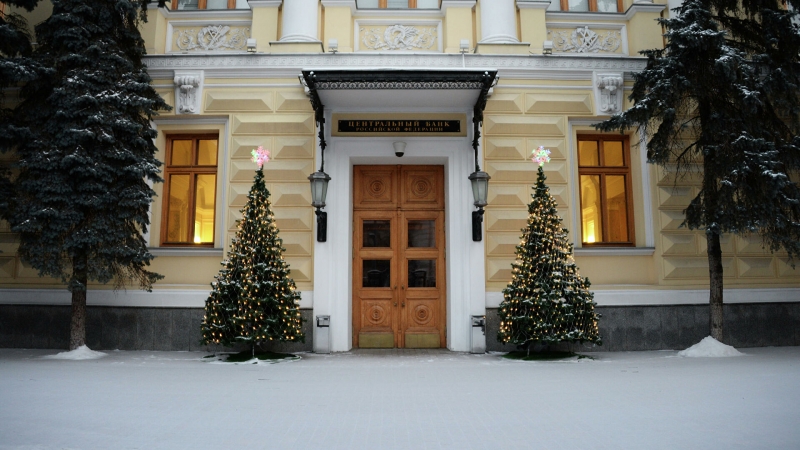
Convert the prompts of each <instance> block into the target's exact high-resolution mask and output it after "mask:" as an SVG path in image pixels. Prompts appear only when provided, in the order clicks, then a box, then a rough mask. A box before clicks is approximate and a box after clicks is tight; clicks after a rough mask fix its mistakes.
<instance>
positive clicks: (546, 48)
mask: <svg viewBox="0 0 800 450" xmlns="http://www.w3.org/2000/svg"><path fill="white" fill-rule="evenodd" d="M542 54H543V55H552V54H553V41H544V42H542Z"/></svg>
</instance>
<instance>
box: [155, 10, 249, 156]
mask: <svg viewBox="0 0 800 450" xmlns="http://www.w3.org/2000/svg"><path fill="white" fill-rule="evenodd" d="M170 5H171V8H170V9H171V10H172V11H179V10H178V0H172V2H171V3H170ZM207 6H208V0H197V9H189V10H186V9H181V10H180V11H204V10H206V9H207ZM228 9H236V0H228ZM213 11H225V10H224V9H215V10H213ZM217 149H219V146H218V147H217Z"/></svg>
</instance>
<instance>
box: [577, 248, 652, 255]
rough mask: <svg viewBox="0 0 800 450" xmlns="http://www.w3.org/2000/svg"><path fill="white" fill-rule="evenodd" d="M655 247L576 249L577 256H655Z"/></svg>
mask: <svg viewBox="0 0 800 450" xmlns="http://www.w3.org/2000/svg"><path fill="white" fill-rule="evenodd" d="M655 251H656V249H655V247H598V248H576V249H574V250H573V252H574V253H575V256H653V253H655Z"/></svg>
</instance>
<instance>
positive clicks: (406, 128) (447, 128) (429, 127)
mask: <svg viewBox="0 0 800 450" xmlns="http://www.w3.org/2000/svg"><path fill="white" fill-rule="evenodd" d="M338 131H339V132H340V133H459V132H461V121H460V120H339V130H338Z"/></svg>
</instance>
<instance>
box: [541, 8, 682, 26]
mask: <svg viewBox="0 0 800 450" xmlns="http://www.w3.org/2000/svg"><path fill="white" fill-rule="evenodd" d="M666 7H667V5H662V4H659V3H634V4H632V5H631V6H630V8H628V10H627V11H625V12H624V13H602V12H569V11H547V12H546V13H545V15H546V17H547V19H548V21H549V20H560V21H567V22H569V21H573V20H592V21H596V22H603V21H609V20H611V21H619V22H622V21H628V20H631V19H632V18H633V16H635V15H636V13H660V12H661V11H663V10H664V9H665V8H666ZM548 25H549V23H548Z"/></svg>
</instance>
